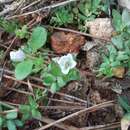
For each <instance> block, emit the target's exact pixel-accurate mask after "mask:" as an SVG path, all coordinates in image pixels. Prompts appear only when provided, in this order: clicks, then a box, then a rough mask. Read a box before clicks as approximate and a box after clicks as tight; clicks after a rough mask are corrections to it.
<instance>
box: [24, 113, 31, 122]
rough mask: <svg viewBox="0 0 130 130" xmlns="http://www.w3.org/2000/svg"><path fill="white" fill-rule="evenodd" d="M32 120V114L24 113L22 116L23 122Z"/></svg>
mask: <svg viewBox="0 0 130 130" xmlns="http://www.w3.org/2000/svg"><path fill="white" fill-rule="evenodd" d="M31 118H32V116H31V113H24V114H23V115H22V121H26V120H29V119H31Z"/></svg>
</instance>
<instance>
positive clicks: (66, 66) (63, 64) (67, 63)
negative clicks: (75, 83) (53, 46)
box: [53, 54, 77, 74]
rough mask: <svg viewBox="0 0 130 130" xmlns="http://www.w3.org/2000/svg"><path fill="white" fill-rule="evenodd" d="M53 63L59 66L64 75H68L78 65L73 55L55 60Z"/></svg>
mask: <svg viewBox="0 0 130 130" xmlns="http://www.w3.org/2000/svg"><path fill="white" fill-rule="evenodd" d="M53 61H55V62H57V63H58V64H59V66H60V68H61V71H62V73H63V74H68V73H69V71H70V69H73V68H74V67H75V66H76V64H77V63H76V61H75V60H74V59H73V56H72V54H67V55H65V56H62V57H56V58H53Z"/></svg>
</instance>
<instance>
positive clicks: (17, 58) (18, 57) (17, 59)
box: [10, 49, 25, 62]
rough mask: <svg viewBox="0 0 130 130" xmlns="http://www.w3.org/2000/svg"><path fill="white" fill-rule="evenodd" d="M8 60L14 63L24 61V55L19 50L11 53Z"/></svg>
mask: <svg viewBox="0 0 130 130" xmlns="http://www.w3.org/2000/svg"><path fill="white" fill-rule="evenodd" d="M10 59H11V60H12V61H14V62H20V61H23V60H24V59H25V53H24V52H23V51H22V50H21V49H19V50H18V51H11V52H10Z"/></svg>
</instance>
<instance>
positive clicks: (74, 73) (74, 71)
mask: <svg viewBox="0 0 130 130" xmlns="http://www.w3.org/2000/svg"><path fill="white" fill-rule="evenodd" d="M67 79H68V81H71V80H79V79H80V74H79V71H78V70H77V69H71V70H70V71H69V73H68V74H67Z"/></svg>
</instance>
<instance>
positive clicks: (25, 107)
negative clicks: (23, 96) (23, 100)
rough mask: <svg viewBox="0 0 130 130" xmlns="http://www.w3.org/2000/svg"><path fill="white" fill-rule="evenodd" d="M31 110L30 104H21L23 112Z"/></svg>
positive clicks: (20, 107)
mask: <svg viewBox="0 0 130 130" xmlns="http://www.w3.org/2000/svg"><path fill="white" fill-rule="evenodd" d="M30 110H31V108H30V106H29V105H20V106H19V111H20V112H21V113H28V112H29V111H30Z"/></svg>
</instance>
